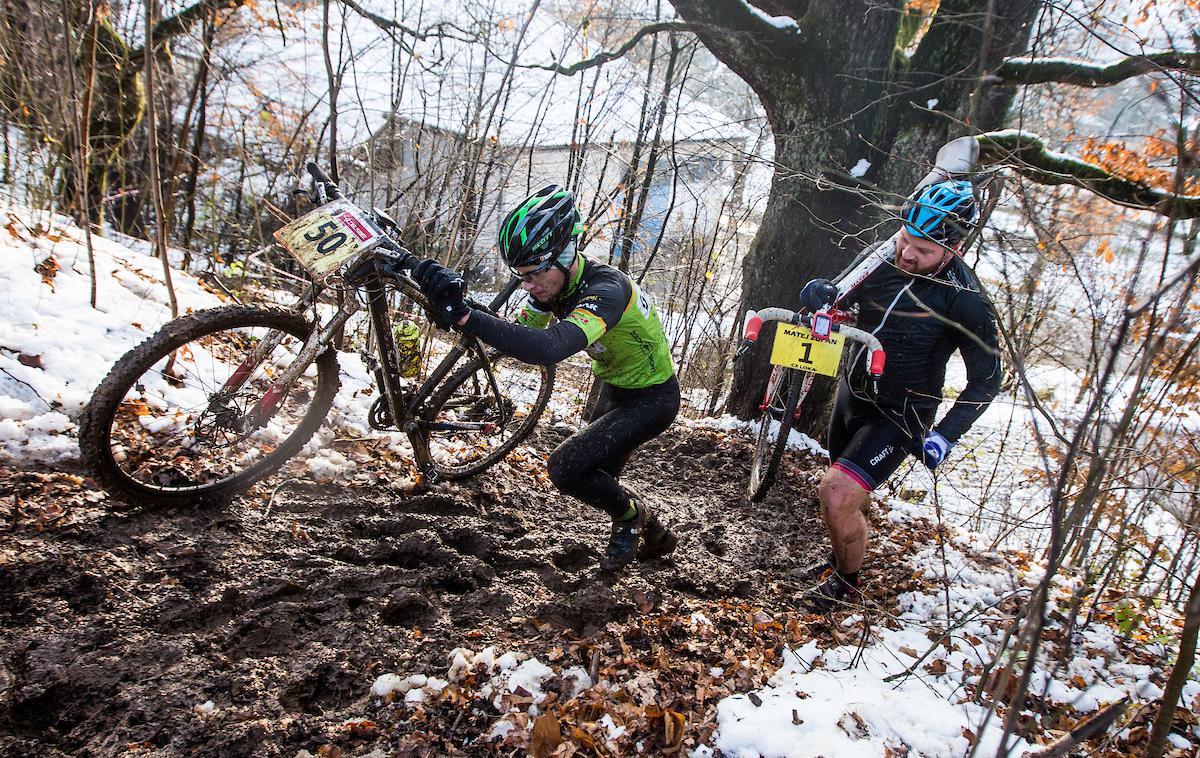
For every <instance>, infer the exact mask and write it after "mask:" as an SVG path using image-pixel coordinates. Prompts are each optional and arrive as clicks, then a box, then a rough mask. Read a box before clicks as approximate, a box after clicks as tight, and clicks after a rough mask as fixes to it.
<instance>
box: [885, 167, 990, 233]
mask: <svg viewBox="0 0 1200 758" xmlns="http://www.w3.org/2000/svg"><path fill="white" fill-rule="evenodd" d="M978 215H979V204H978V203H977V202H976V201H975V191H974V189H973V188H972V187H971V183H970V182H967V181H962V180H959V179H954V180H950V181H945V182H938V183H937V184H931V185H929V186H928V187H925V188H923V189H922V190H921V191H920V192H919V193H917V196H916V197H915V198H912V199H910V200H909V201H908V202H907V203H905V205H904V208H903V210H901V211H900V216H901V218H903V219H904V228H905V229H907V230H908V233H909V234H911V235H913V236H914V237H924V238H926V239H931V240H933V241H934V242H939V243H941V244H943V245H954V244H956V243H958V242H960V241H961V240H962V239H963V237H966V236H967V235H968V234H970V233H971V232H972V231H974V229H975V220H976V218H977V217H978Z"/></svg>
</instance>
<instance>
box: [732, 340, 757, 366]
mask: <svg viewBox="0 0 1200 758" xmlns="http://www.w3.org/2000/svg"><path fill="white" fill-rule="evenodd" d="M752 347H754V340H748V339H745V338H743V339H742V343H741V344H740V345H738V347H737V350H735V351H733V362H734V363H737V362H738V361H740V360H741V359H742V358H743V357H745V355H746V353H749V352H750V348H752Z"/></svg>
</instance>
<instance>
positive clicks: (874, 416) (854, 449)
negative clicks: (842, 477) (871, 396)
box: [829, 379, 937, 491]
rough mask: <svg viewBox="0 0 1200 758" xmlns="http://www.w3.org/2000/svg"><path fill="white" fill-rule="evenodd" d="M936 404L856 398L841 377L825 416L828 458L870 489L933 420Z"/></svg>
mask: <svg viewBox="0 0 1200 758" xmlns="http://www.w3.org/2000/svg"><path fill="white" fill-rule="evenodd" d="M936 412H937V407H936V406H933V407H928V406H926V407H922V408H915V407H912V406H906V407H904V408H891V407H889V406H880V405H877V404H876V403H875V402H873V401H871V400H867V399H863V398H860V397H858V396H856V395H855V394H854V392H853V391H852V390H851V389H850V386H849V385H847V384H846V381H845V379H843V380H842V381H841V382H840V383H839V384H838V392H837V400H836V402H835V403H834V407H833V416H832V417H831V418H830V419H829V460H830V461H832V462H833V463H832V466H833V468H836V469H838V470H839V471H842V472H843V473H845V474H846V475H848V476H849V477H850V478H851V479H853V480H854V481H856V482H858V483H859V485H861V486H862V488H863V489H865V490H868V491H870V490H873V489H875V488H876V487H878V486H879V485H880V484H882V483H883V482H884V481H885V480H886V479H887V478H888V477H889V476H891V475H892V474H894V473H896V469H898V468H900V464H901V463H903V462H904V457H905V456H906V455H908V451H909V450H910V449H911V447H912V444H913V439H914V438H916V439H923V438H924V436H925V431H926V430H927V429H929V428H930V426H931V425H932V424H933V418H934V415H935V414H936Z"/></svg>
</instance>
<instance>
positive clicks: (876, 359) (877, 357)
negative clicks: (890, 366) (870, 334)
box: [869, 350, 887, 376]
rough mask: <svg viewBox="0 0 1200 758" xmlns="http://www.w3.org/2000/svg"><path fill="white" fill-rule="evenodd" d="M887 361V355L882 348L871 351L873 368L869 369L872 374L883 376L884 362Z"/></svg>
mask: <svg viewBox="0 0 1200 758" xmlns="http://www.w3.org/2000/svg"><path fill="white" fill-rule="evenodd" d="M886 361H887V355H886V354H884V352H883V351H882V350H872V351H871V368H870V369H869V370H870V372H871V375H872V376H883V364H884V363H885V362H886Z"/></svg>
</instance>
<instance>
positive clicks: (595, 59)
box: [344, 0, 691, 76]
mask: <svg viewBox="0 0 1200 758" xmlns="http://www.w3.org/2000/svg"><path fill="white" fill-rule="evenodd" d="M344 1H346V2H350V1H351V0H344ZM686 31H691V27H690V26H689V25H688V24H686V23H684V22H682V21H659V22H657V23H654V24H646V25H645V26H643V27H642V28H641V29H638V30H637V31H636V32H634V33H633V36H632V37H630V38H629V39H628V40H626V41H625V42H623V43H622V44H621V46H620V47H618V48H617V49H616V50H604V51H601V52H599V53H596V54H595V55H593V56H592V57H591V58H585V59H584V60H581V61H578V62H576V63H572V64H571V65H570V66H561V65H559V64H557V63H545V64H538V63H531V64H528V65H525V66H521V68H539V69H543V70H545V71H553V72H554V73H556V74H565V75H567V76H574V75H575V74H577V73H579V72H580V71H584V70H586V69H589V68H593V67H595V66H603V65H604V64H605V63H608V62H609V61H611V60H614V59H616V58H620V57H621V56H623V55H625V53H627V52H629V51H630V50H631V49H632V48H633V46H634V45H636V44H637V43H638V42H639V41H640V40H641V39H642V37H645V36H646V35H648V34H659V33H662V32H686Z"/></svg>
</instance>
